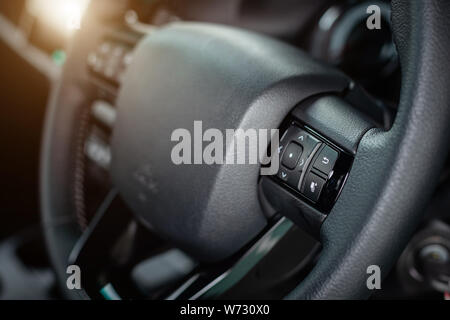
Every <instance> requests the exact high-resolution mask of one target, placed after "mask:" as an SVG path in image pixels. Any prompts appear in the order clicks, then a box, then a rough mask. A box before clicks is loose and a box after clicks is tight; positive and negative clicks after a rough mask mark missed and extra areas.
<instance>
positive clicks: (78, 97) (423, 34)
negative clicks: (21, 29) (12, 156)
mask: <svg viewBox="0 0 450 320" xmlns="http://www.w3.org/2000/svg"><path fill="white" fill-rule="evenodd" d="M448 14H450V5H449V4H447V3H445V1H439V0H431V1H416V2H410V1H400V0H399V1H393V2H392V21H393V29H394V36H395V41H396V45H397V48H398V51H399V56H400V64H401V68H402V91H401V100H400V105H399V109H398V113H397V116H396V119H395V122H394V125H393V126H392V128H391V129H390V130H389V131H383V130H380V129H372V130H370V131H369V132H367V133H366V134H364V136H363V137H362V138H361V140H360V142H359V145H358V150H357V152H356V155H355V159H354V163H353V166H352V170H351V172H350V174H349V177H348V180H347V183H346V185H345V187H344V189H343V191H342V193H341V195H340V198H339V200H338V201H337V202H336V204H335V206H334V208H333V210H332V211H331V213H330V214H329V216H328V217H327V219H326V220H325V222H324V223H323V225H322V227H321V230H320V232H321V234H320V236H321V240H322V243H323V245H324V249H323V252H322V255H321V258H320V259H319V262H318V264H317V265H316V266H315V268H314V269H313V271H312V272H311V273H310V274H309V275H308V276H307V277H306V278H305V279H304V281H303V282H302V283H301V284H300V285H299V286H298V287H297V288H296V289H295V290H294V291H293V292H292V293H291V294H290V295H289V296H288V298H289V299H333V298H346V299H349V298H350V299H351V298H367V297H368V296H369V295H370V291H369V290H368V289H367V287H366V285H365V284H366V277H367V273H366V268H367V266H368V265H372V264H376V265H378V266H380V267H381V270H382V274H384V275H386V274H387V271H388V270H389V269H390V268H391V267H392V265H393V263H394V261H395V259H396V257H398V256H399V254H400V253H401V250H402V249H403V248H404V246H405V245H406V242H407V241H408V239H409V238H410V236H411V233H412V232H413V230H414V229H415V227H416V226H417V224H418V222H419V221H420V218H421V212H422V209H423V207H424V205H425V204H426V202H427V200H428V199H429V197H430V196H431V192H432V190H433V186H434V185H435V184H436V182H437V175H438V173H439V171H440V169H441V167H442V166H443V161H444V159H445V155H446V154H447V151H448V146H447V145H448V143H447V142H448V136H449V132H448V125H447V124H448V121H449V120H450V108H448V105H449V104H450V93H448V91H447V90H446V88H445V86H446V84H447V83H449V80H450V72H446V70H443V69H442V66H443V65H444V66H445V65H446V62H445V58H446V52H449V49H450V48H449V46H450V41H449V40H450V39H449V36H448V34H447V33H446V32H445V30H447V29H448V28H445V26H447V27H449V22H448V21H447V20H446V16H448ZM92 41H95V37H93V40H92ZM76 50H77V52H72V55H75V54H79V55H82V56H83V55H86V54H87V50H88V48H77V49H76ZM79 67H80V66H79V63H77V62H75V63H69V65H68V66H67V67H66V68H65V71H64V74H65V79H66V80H67V79H70V74H71V72H72V71H74V70H76V69H77V68H79ZM83 90H84V88H83V86H82V85H81V86H80V85H79V83H77V82H76V83H75V84H74V83H73V82H72V83H70V81H65V82H64V83H61V84H60V85H59V87H58V88H57V89H56V90H55V92H54V95H53V97H52V100H51V102H50V105H49V110H48V114H47V119H46V126H45V135H44V140H43V151H42V168H41V191H42V193H41V200H42V201H41V202H42V215H43V224H44V230H45V235H46V240H47V245H48V248H49V253H50V256H51V260H52V262H53V265H54V266H55V269H56V271H57V274H58V278H59V279H60V281H61V283H65V279H66V273H65V265H66V263H67V258H68V256H69V253H70V251H71V250H72V247H73V244H74V243H75V241H76V239H77V238H78V237H79V236H80V231H79V230H78V229H77V227H76V222H75V218H74V215H73V208H71V201H68V199H71V197H72V194H71V191H72V190H71V189H70V188H67V187H64V186H71V183H72V180H71V178H70V175H69V174H68V173H70V172H72V169H73V168H72V167H71V161H70V159H71V158H72V157H73V154H74V152H75V150H74V145H73V144H72V143H68V141H73V132H75V131H76V128H77V125H78V123H79V119H80V114H79V109H78V106H79V105H80V104H82V103H84V99H85V95H84V92H83ZM61 101H64V106H65V109H64V110H62V109H61V107H60V104H61ZM62 120H64V123H63V122H62ZM436 154H441V155H442V156H441V157H440V158H435V157H434V155H436ZM417 155H421V157H417ZM432 157H434V158H432ZM409 159H415V161H408V160H409ZM368 168H370V169H368ZM412 171H413V172H414V173H415V174H414V175H411V174H409V173H410V172H412ZM66 292H67V293H68V294H69V295H70V296H71V297H75V298H79V297H80V296H79V293H80V292H77V291H75V292H74V291H68V290H66ZM81 294H82V293H81ZM81 297H85V296H84V295H83V294H82V295H81Z"/></svg>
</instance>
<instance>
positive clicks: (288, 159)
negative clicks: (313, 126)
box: [277, 124, 352, 212]
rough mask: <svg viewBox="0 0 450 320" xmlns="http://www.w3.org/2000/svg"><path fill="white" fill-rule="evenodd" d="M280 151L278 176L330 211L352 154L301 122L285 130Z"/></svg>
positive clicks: (343, 180)
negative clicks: (300, 124) (303, 126)
mask: <svg viewBox="0 0 450 320" xmlns="http://www.w3.org/2000/svg"><path fill="white" fill-rule="evenodd" d="M278 153H279V157H280V169H279V171H278V174H277V177H278V179H279V180H281V182H282V183H283V184H284V185H287V186H288V187H289V188H290V189H293V190H295V192H297V193H299V194H301V195H302V197H304V198H306V199H307V200H308V201H309V202H311V203H312V204H313V205H314V206H315V207H317V208H318V209H320V210H321V211H323V212H328V211H329V210H330V209H331V207H332V206H333V204H334V202H335V201H336V199H337V197H338V196H339V193H340V190H341V189H342V186H343V184H344V183H345V180H346V177H347V174H348V172H349V170H350V166H351V162H352V160H351V159H352V157H351V156H350V155H349V154H347V153H346V152H344V151H343V150H341V149H340V148H339V147H337V146H335V145H333V144H331V143H330V142H327V141H325V139H323V138H321V137H320V136H319V135H318V134H315V133H314V132H313V131H312V130H309V129H306V128H302V127H300V126H299V125H297V124H292V125H291V126H290V127H289V128H288V129H287V130H286V132H285V133H284V134H283V137H282V139H281V141H280V146H279V149H278Z"/></svg>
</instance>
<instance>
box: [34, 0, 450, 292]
mask: <svg viewBox="0 0 450 320" xmlns="http://www.w3.org/2000/svg"><path fill="white" fill-rule="evenodd" d="M449 16H450V3H449V2H448V1H446V0H427V1H408V0H394V1H392V17H391V18H392V26H393V33H394V38H395V42H396V46H397V49H398V53H399V59H400V64H401V71H402V86H401V97H400V103H399V106H398V112H397V114H396V117H395V120H394V122H393V124H392V126H390V127H389V128H385V127H384V126H383V125H380V124H379V122H377V121H373V120H371V119H370V118H369V117H368V116H367V112H366V111H367V110H366V111H364V108H366V109H368V106H371V102H370V101H371V99H370V98H369V97H368V96H366V95H365V93H364V92H362V91H361V90H359V89H358V86H357V85H355V83H353V82H352V80H351V79H349V78H348V77H347V76H346V75H344V74H342V73H341V72H339V71H337V70H334V69H332V68H331V67H329V66H325V65H323V64H321V63H320V62H318V61H315V60H313V59H312V58H310V57H309V56H308V55H307V54H306V53H304V52H302V51H300V50H298V49H296V48H294V47H291V46H290V45H288V44H284V43H281V42H279V41H277V40H274V39H271V38H269V37H266V36H262V35H258V34H254V33H251V32H248V31H243V30H239V29H235V28H231V27H226V26H217V25H211V24H203V23H173V24H171V25H168V26H165V27H162V28H160V29H155V30H151V31H148V32H147V31H146V32H144V34H143V36H142V37H139V38H137V39H136V41H135V44H133V47H134V49H133V61H132V63H131V64H130V66H129V67H128V68H127V71H126V73H125V76H124V78H123V80H122V81H121V84H120V90H119V91H118V97H117V100H116V107H117V116H116V119H115V122H114V124H113V136H112V141H111V150H112V151H111V152H112V164H111V167H110V174H111V177H112V178H111V180H112V185H113V187H112V188H111V192H109V193H108V196H107V197H106V199H105V200H104V202H103V203H102V204H101V205H100V207H99V209H98V211H97V213H96V214H95V216H94V218H93V219H92V220H91V221H90V223H89V225H88V226H87V227H86V228H81V229H80V224H79V219H77V215H76V212H77V211H76V210H75V207H76V202H77V201H79V200H80V199H79V198H77V194H78V195H79V193H77V192H79V191H77V190H76V188H77V186H76V182H77V181H79V179H80V177H79V175H80V171H79V168H78V167H77V160H78V159H79V157H80V155H79V154H80V144H79V140H80V136H82V134H81V132H82V131H83V121H84V119H85V114H86V112H85V111H84V110H85V109H86V107H85V106H86V105H87V104H88V103H89V101H91V99H92V97H93V96H95V95H96V94H97V91H96V90H95V89H93V86H92V82H91V78H90V75H89V74H88V72H87V71H86V68H85V62H86V59H87V57H88V55H89V53H90V52H91V51H92V50H93V49H94V48H96V46H97V45H98V43H99V41H100V40H101V39H104V38H105V37H108V36H109V35H108V32H110V30H109V29H107V28H105V27H104V25H102V24H103V23H104V21H105V20H107V19H103V20H101V19H100V20H99V19H89V17H88V18H87V22H86V23H85V25H84V27H83V29H82V30H81V31H80V32H79V34H78V35H77V37H76V39H75V41H74V44H73V48H72V50H71V52H70V55H69V59H68V61H67V63H66V65H65V68H64V72H63V77H62V80H61V82H60V83H59V84H58V87H57V88H56V90H55V92H54V94H53V96H52V99H51V102H50V104H49V109H48V114H47V118H46V122H45V135H44V140H43V149H42V167H41V202H42V218H43V225H44V230H45V236H46V242H47V246H48V252H49V254H50V257H51V261H52V263H53V265H54V268H55V270H56V273H57V277H58V279H59V282H60V283H61V286H62V287H64V288H66V280H67V274H66V269H67V266H68V265H70V264H77V265H79V266H80V268H81V270H82V283H83V290H74V291H70V290H67V289H66V290H65V291H66V293H67V294H68V295H69V296H70V297H72V298H80V297H81V298H84V297H90V298H96V297H97V293H98V287H97V286H98V283H99V282H101V281H102V280H99V279H103V278H104V277H105V272H104V271H105V269H106V268H108V269H109V270H111V269H114V268H118V267H117V266H114V267H112V268H111V261H112V258H111V257H115V259H113V260H114V261H116V262H117V261H119V262H117V264H118V265H120V266H121V267H123V266H131V265H132V264H134V263H135V262H136V261H141V260H142V257H144V256H146V255H147V254H149V253H151V252H152V250H155V248H156V247H157V245H155V243H160V242H161V240H160V239H164V241H168V242H170V243H171V244H173V245H174V246H176V247H178V248H180V249H181V250H183V251H184V252H186V253H188V254H189V255H191V256H193V257H195V258H196V259H197V260H198V261H200V262H201V263H204V264H209V265H210V264H221V263H222V264H224V265H226V266H227V268H228V269H227V270H228V271H227V272H226V273H224V274H223V276H222V277H221V278H215V279H214V281H212V282H210V283H201V284H199V283H198V282H197V279H192V281H190V283H185V284H183V286H181V287H180V288H178V289H177V290H174V292H173V293H172V294H171V295H170V296H168V297H169V298H170V297H172V298H208V297H216V296H218V295H219V294H220V292H221V290H222V289H219V288H217V286H216V284H217V283H218V282H222V286H225V287H226V285H224V283H225V282H224V281H222V280H223V279H224V278H227V277H228V278H227V279H226V280H227V281H228V282H230V281H231V280H230V279H231V278H230V277H229V275H230V274H233V275H236V274H239V273H243V272H244V271H242V270H246V271H245V272H247V271H248V270H250V269H251V268H252V266H253V265H252V263H251V262H250V261H252V260H251V259H248V257H249V256H250V257H252V258H255V257H257V256H258V254H261V252H266V251H270V249H271V248H272V247H273V246H272V245H271V243H274V242H276V239H278V238H280V237H281V236H282V235H283V234H284V233H285V231H286V230H287V229H288V228H289V227H290V226H291V225H292V223H295V224H296V225H298V226H300V227H301V228H302V229H304V230H306V231H308V232H309V233H310V234H312V235H315V236H316V237H317V239H318V240H320V243H321V244H322V251H321V254H320V257H319V259H318V261H317V263H316V264H315V265H314V267H313V269H312V270H311V272H310V273H309V274H308V275H307V276H306V277H305V278H304V279H303V280H302V281H301V283H298V284H295V285H294V286H293V287H295V289H293V290H292V291H291V292H290V293H289V295H288V296H287V298H288V299H355V298H356V299H364V298H368V297H369V296H370V294H371V291H370V290H369V289H368V288H367V286H366V280H367V277H368V274H367V267H368V266H370V265H377V266H379V267H380V270H381V272H382V275H384V276H385V275H387V273H388V272H389V270H390V268H391V267H392V266H393V264H394V263H395V261H396V259H397V258H398V256H399V255H400V253H401V251H402V249H403V248H404V247H405V246H406V243H407V241H408V240H409V239H410V237H411V235H412V232H413V231H414V229H415V228H416V227H417V225H418V223H419V222H420V220H421V215H422V212H423V208H424V206H425V205H426V203H427V201H428V200H429V198H430V196H431V194H432V192H433V189H434V187H435V185H436V183H437V181H438V174H439V172H440V170H441V168H442V166H443V163H444V160H445V158H446V155H447V151H448V146H449V143H448V141H449V140H448V138H449V127H450V126H449V123H450V90H448V84H449V83H450V69H449V68H448V52H450V35H449V33H448V30H449V29H450V22H449V20H448V17H449ZM134 45H135V46H134ZM355 97H357V98H355ZM372 107H373V108H376V106H371V108H372ZM369 112H370V111H369ZM197 120H201V121H202V124H203V127H204V128H205V129H207V128H216V129H219V130H221V131H223V132H224V130H225V129H229V128H232V129H243V130H247V129H250V128H253V129H271V128H280V130H281V131H282V132H287V134H285V135H284V138H283V139H295V135H296V134H297V135H298V134H299V133H301V134H303V133H304V134H305V135H306V136H305V137H307V138H308V139H312V140H314V141H315V144H313V145H312V147H311V146H309V145H308V144H307V143H305V144H298V145H297V148H298V146H300V148H302V149H303V155H304V159H303V160H305V163H303V164H302V165H303V166H304V167H303V169H301V170H298V171H295V170H296V169H294V170H292V171H288V172H287V174H289V175H290V177H291V176H294V178H292V179H295V183H294V184H291V183H290V180H288V178H286V172H285V174H284V175H283V174H281V176H280V172H279V173H278V176H279V177H278V176H274V177H270V176H260V166H259V165H206V164H203V165H176V164H174V163H173V162H172V161H171V152H172V147H173V142H172V141H171V140H170V139H171V135H172V133H173V131H174V130H176V129H179V128H187V129H188V130H190V129H192V128H193V124H194V121H197ZM286 136H289V138H286ZM283 139H282V140H281V145H280V146H281V147H282V148H283V147H284V148H288V147H289V143H291V144H292V141H291V140H283ZM266 146H267V147H268V146H269V143H267V144H266ZM308 148H309V149H308ZM327 148H328V150H331V152H332V154H336V153H337V156H336V158H337V159H334V160H335V161H336V165H335V167H334V171H333V172H332V173H330V174H327V172H325V175H323V173H324V172H323V171H322V176H320V174H319V173H318V172H319V171H317V170H316V169H317V168H316V165H315V162H314V161H316V162H317V159H319V158H320V157H321V153H320V152H322V151H323V150H325V149H327ZM81 149H82V148H81ZM310 149H311V150H310ZM307 150H309V151H308V152H307ZM231 152H233V150H230V149H229V148H226V150H225V156H227V155H229V153H231ZM282 158H283V156H282ZM328 160H330V159H328ZM283 161H284V160H283ZM294 166H295V165H294ZM281 168H284V167H283V166H282V167H281ZM314 173H316V175H319V178H320V179H321V180H320V181H322V182H323V183H324V185H323V186H322V195H320V197H319V198H315V199H314V193H315V192H314V191H315V189H314V188H312V190H309V191H308V190H306V191H305V186H306V189H307V188H308V187H309V183H310V182H311V180H308V179H310V178H309V177H310V175H311V174H314ZM296 174H298V175H299V176H295V175H296ZM333 174H334V176H333ZM333 177H336V179H334V178H333ZM77 179H78V180H77ZM283 179H284V180H283ZM299 179H300V180H299ZM298 181H303V183H301V184H298ZM312 184H313V185H314V181H312ZM315 186H317V184H315ZM320 187H321V186H317V188H320ZM311 192H312V193H313V194H312V195H311ZM308 193H309V194H308ZM74 194H75V195H74ZM74 198H75V200H74ZM128 210H130V211H131V212H132V214H131V215H130V214H128ZM286 217H287V218H286ZM137 225H138V227H136V226H137ZM130 226H134V229H133V228H131V227H130ZM137 229H139V230H140V232H135V231H136V230H137ZM133 230H134V231H133ZM142 230H144V231H142ZM145 230H150V231H151V233H152V234H156V235H157V236H158V237H157V239H155V238H152V237H146V236H143V235H145ZM119 238H120V239H123V238H127V239H128V240H129V241H119ZM118 241H119V243H121V244H122V245H119V246H118V245H117V243H118ZM271 241H272V242H271ZM123 243H128V245H123ZM263 248H265V249H263ZM230 259H231V260H230ZM230 261H233V262H232V263H231V264H230ZM121 270H123V269H121ZM245 272H244V273H245ZM102 277H103V278H102ZM219 280H220V281H219ZM103 281H104V283H106V282H105V280H103ZM193 283H195V284H196V285H195V286H193V285H192V284H193ZM189 284H190V285H189ZM195 288H197V289H195ZM222 288H223V287H222Z"/></svg>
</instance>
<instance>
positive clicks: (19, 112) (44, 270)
mask: <svg viewBox="0 0 450 320" xmlns="http://www.w3.org/2000/svg"><path fill="white" fill-rule="evenodd" d="M94 2H96V3H101V5H100V8H101V10H100V11H101V16H102V19H104V20H105V21H106V22H105V24H107V25H108V27H109V28H112V29H115V30H120V31H125V32H132V33H134V34H135V33H139V32H138V30H139V28H147V27H159V26H163V25H165V24H167V23H171V22H173V21H179V20H182V21H201V22H213V23H221V24H227V25H231V26H236V27H240V28H245V29H249V30H253V31H256V32H260V33H264V34H267V35H269V36H273V37H276V38H279V39H280V40H282V41H285V42H288V43H290V44H292V45H294V46H297V47H299V48H301V49H303V50H305V51H307V52H309V54H311V55H312V56H314V57H315V58H317V59H320V60H322V61H323V62H325V63H328V64H331V65H333V66H335V67H337V68H340V69H341V70H343V71H344V72H346V73H347V74H349V75H350V76H352V77H353V78H354V79H355V80H357V82H358V83H359V84H361V85H362V86H363V88H364V89H365V90H367V91H368V92H370V93H371V94H372V95H373V96H374V98H376V99H377V100H378V101H379V103H380V106H382V107H383V116H384V120H383V121H385V122H386V125H387V126H388V125H389V122H390V121H391V120H392V118H393V116H394V115H395V112H396V106H397V103H398V99H399V94H400V67H399V64H398V59H397V53H396V50H395V46H394V44H393V41H392V36H391V28H390V22H389V15H390V9H389V2H388V1H353V0H342V1H336V0H303V1H298V0H227V1H223V0H14V1H12V0H3V1H0V65H1V68H0V70H1V71H0V106H1V107H0V122H1V123H0V145H1V148H2V152H1V154H2V156H1V157H0V159H1V160H0V161H1V163H0V179H1V183H0V201H1V202H0V214H1V219H2V220H1V221H2V222H1V223H0V299H60V298H62V296H61V294H60V293H59V292H58V289H57V286H56V285H55V279H54V275H53V272H52V270H51V267H50V263H49V261H48V258H47V254H46V250H45V246H44V241H43V238H42V233H41V228H40V225H39V224H40V213H39V156H40V152H39V151H40V141H41V136H42V127H43V122H44V117H45V109H46V105H47V101H48V99H49V97H50V96H51V94H52V90H53V89H54V88H55V87H56V86H57V85H58V83H59V81H60V77H61V73H62V71H61V70H62V68H63V66H64V63H65V61H66V59H67V56H68V52H69V51H70V46H71V39H73V37H74V35H75V34H76V32H77V30H78V29H79V28H80V27H81V26H82V21H83V17H85V15H86V14H89V10H90V9H89V8H90V7H89V6H90V5H93V3H94ZM368 4H377V5H379V6H380V7H381V8H382V10H383V26H384V27H383V28H382V30H380V31H379V32H369V31H368V29H367V28H365V22H366V18H367V15H366V13H365V10H361V8H365V7H367V5H368ZM364 6H365V7H364ZM130 30H132V31H130ZM101 48H102V47H100V49H101ZM105 48H106V47H105ZM101 50H103V49H101ZM95 68H96V66H94V69H95ZM95 71H96V76H98V75H100V77H98V78H102V81H103V80H105V81H106V82H108V79H107V78H108V77H107V74H106V72H107V71H106V70H103V69H102V68H101V67H100V68H98V69H96V70H95ZM102 73H105V74H102ZM109 85H112V86H113V87H116V88H117V86H118V83H117V82H114V81H113V82H109ZM87 156H89V155H87ZM91 160H92V161H91V162H92V163H93V167H95V162H96V159H91ZM97 160H98V159H97ZM449 177H450V166H447V168H446V170H445V171H444V172H443V173H442V176H441V183H440V187H439V189H438V190H437V191H436V195H435V198H434V200H433V202H432V203H431V204H430V207H429V209H428V213H427V215H426V218H425V219H424V223H423V224H422V226H421V227H420V228H419V229H418V230H417V234H416V236H415V238H414V239H413V240H412V241H411V244H410V246H408V248H407V249H406V250H405V253H404V255H403V256H402V258H401V259H400V260H399V262H398V264H397V268H396V269H395V270H394V271H393V272H392V274H391V275H390V276H389V278H388V280H387V281H386V282H385V284H383V286H384V288H386V290H383V294H382V295H380V298H389V297H391V298H392V297H393V298H406V297H409V298H411V297H412V298H415V297H421V298H424V297H425V298H436V297H438V298H439V297H442V292H439V290H436V288H434V287H433V284H432V282H433V281H435V278H436V277H439V276H440V275H439V274H435V272H438V271H436V270H434V269H433V267H432V266H431V267H429V264H427V261H428V259H429V257H432V259H431V260H433V258H435V257H437V259H441V260H442V259H444V260H445V261H447V262H446V263H448V261H450V253H449V252H450V251H449V250H450V249H449V248H448V247H446V246H445V245H443V244H442V243H448V242H446V241H449V239H450V235H449V234H450V232H449V230H450V229H449V227H448V223H449V213H448V212H449V208H450V201H449V199H450V178H449ZM430 239H432V240H430ZM433 239H434V240H433ZM436 239H437V240H436ZM425 249H426V250H425ZM444 260H443V261H444ZM424 265H425V269H426V270H425V269H424V267H423V266H424ZM417 270H419V271H420V270H422V271H421V272H422V273H427V274H426V276H424V274H417ZM423 270H425V271H423ZM428 273H429V274H428ZM374 298H377V296H375V297H374Z"/></svg>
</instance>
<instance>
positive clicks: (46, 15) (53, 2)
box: [28, 0, 90, 34]
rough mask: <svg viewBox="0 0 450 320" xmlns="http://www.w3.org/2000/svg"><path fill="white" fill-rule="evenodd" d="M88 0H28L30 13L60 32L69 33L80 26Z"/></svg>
mask: <svg viewBox="0 0 450 320" xmlns="http://www.w3.org/2000/svg"><path fill="white" fill-rule="evenodd" d="M89 1H90V0H28V10H29V12H30V13H31V14H33V15H35V16H36V17H38V18H39V19H42V20H43V21H44V22H45V23H47V24H49V25H51V26H52V27H54V28H58V29H60V30H61V32H62V33H65V34H71V33H72V32H73V31H74V30H77V29H79V28H80V25H81V20H82V18H83V15H84V12H85V11H86V8H87V6H88V4H89Z"/></svg>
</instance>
